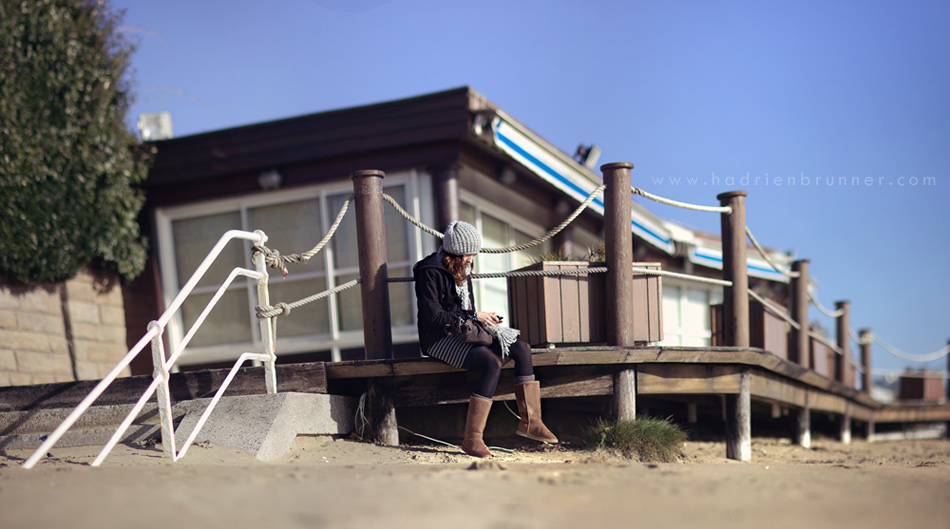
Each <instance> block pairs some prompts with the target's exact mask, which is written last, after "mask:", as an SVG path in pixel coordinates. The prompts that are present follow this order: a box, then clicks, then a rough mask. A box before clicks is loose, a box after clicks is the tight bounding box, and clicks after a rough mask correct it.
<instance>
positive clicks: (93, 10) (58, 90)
mask: <svg viewBox="0 0 950 529" xmlns="http://www.w3.org/2000/svg"><path fill="white" fill-rule="evenodd" d="M121 17H122V13H115V12H113V11H112V10H111V7H110V6H109V5H108V3H106V2H105V1H95V0H22V1H21V0H0V272H4V273H6V274H7V275H8V276H9V277H11V278H13V279H14V280H16V281H19V282H22V283H25V284H37V283H42V282H47V281H61V280H65V279H69V278H71V277H73V276H74V275H75V274H76V272H77V271H78V270H79V269H81V268H82V267H84V266H86V265H87V264H89V263H90V262H93V261H94V260H102V261H103V262H105V263H108V264H109V265H111V266H112V267H114V268H115V270H116V271H118V272H119V274H120V275H121V276H123V277H124V278H126V279H131V278H134V277H135V276H137V275H138V274H139V273H140V272H141V271H142V269H143V267H144V265H145V258H146V244H147V242H146V240H145V238H144V237H143V236H142V234H141V231H140V228H139V224H138V221H137V217H138V213H139V211H140V210H141V209H142V205H143V203H144V194H143V192H142V191H141V189H139V188H138V185H139V184H141V182H142V181H144V179H145V177H146V174H147V172H148V164H149V159H150V151H149V148H148V147H147V146H146V145H143V144H142V142H140V141H139V140H138V138H136V136H135V135H134V134H133V133H132V132H131V131H130V130H129V128H128V127H127V125H126V124H125V116H126V113H127V112H128V109H129V106H130V104H131V102H132V95H131V92H130V84H131V83H130V81H129V79H127V78H126V71H127V69H128V67H129V58H130V55H131V53H132V52H133V50H134V46H133V45H132V44H131V43H129V42H128V41H126V40H125V39H124V38H123V37H122V34H121V33H119V32H118V30H117V28H118V24H119V23H120V21H121Z"/></svg>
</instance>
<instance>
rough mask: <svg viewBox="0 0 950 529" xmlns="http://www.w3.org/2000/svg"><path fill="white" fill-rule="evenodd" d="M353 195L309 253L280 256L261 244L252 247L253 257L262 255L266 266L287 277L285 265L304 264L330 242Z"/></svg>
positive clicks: (348, 198)
mask: <svg viewBox="0 0 950 529" xmlns="http://www.w3.org/2000/svg"><path fill="white" fill-rule="evenodd" d="M354 197H355V195H350V196H349V197H347V199H346V200H345V201H344V202H343V206H342V207H341V208H340V212H339V213H337V216H336V219H335V220H334V221H333V224H331V225H330V229H329V230H327V234H326V235H325V236H324V237H323V239H321V240H320V242H318V243H317V245H316V246H314V247H313V248H311V249H310V250H309V251H306V252H303V253H295V254H290V255H281V254H280V252H279V251H277V250H271V249H270V248H268V247H266V246H264V245H263V244H255V245H254V255H257V254H259V253H260V254H264V262H265V263H267V266H268V267H270V268H273V269H275V270H280V271H281V272H283V274H284V277H287V273H288V272H287V265H288V264H290V263H306V262H307V261H309V260H310V259H311V258H312V257H313V256H314V255H317V254H318V253H320V250H322V249H323V247H324V246H326V245H327V243H328V242H330V239H332V238H333V235H334V234H335V233H336V230H337V228H339V227H340V223H341V222H342V221H343V217H344V215H346V210H347V209H348V208H349V207H350V203H351V202H352V201H353V198H354Z"/></svg>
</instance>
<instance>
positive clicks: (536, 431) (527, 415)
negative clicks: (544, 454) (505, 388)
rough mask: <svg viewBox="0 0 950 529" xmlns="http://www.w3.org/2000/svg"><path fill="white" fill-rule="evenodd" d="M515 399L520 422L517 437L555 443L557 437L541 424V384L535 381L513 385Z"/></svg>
mask: <svg viewBox="0 0 950 529" xmlns="http://www.w3.org/2000/svg"><path fill="white" fill-rule="evenodd" d="M515 399H516V400H517V401H518V413H519V414H520V415H521V422H519V423H518V430H517V432H515V433H517V434H518V435H520V436H522V437H527V438H528V439H534V440H535V441H541V442H543V443H556V442H558V440H557V437H555V436H554V434H553V433H551V430H548V427H547V426H545V425H544V423H543V422H541V383H540V382H538V381H537V380H533V381H531V382H525V383H523V384H515Z"/></svg>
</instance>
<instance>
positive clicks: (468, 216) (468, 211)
mask: <svg viewBox="0 0 950 529" xmlns="http://www.w3.org/2000/svg"><path fill="white" fill-rule="evenodd" d="M459 215H461V217H462V219H461V220H464V221H465V222H467V223H469V224H471V225H472V226H477V224H476V223H475V207H474V206H472V205H471V204H466V203H464V202H462V203H461V204H459ZM442 228H444V226H443V227H442Z"/></svg>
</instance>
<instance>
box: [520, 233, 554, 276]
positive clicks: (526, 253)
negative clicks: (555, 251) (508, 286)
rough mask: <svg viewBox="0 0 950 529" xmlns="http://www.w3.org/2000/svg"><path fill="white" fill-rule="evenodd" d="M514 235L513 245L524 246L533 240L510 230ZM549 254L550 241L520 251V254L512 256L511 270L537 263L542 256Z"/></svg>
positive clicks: (528, 236)
mask: <svg viewBox="0 0 950 529" xmlns="http://www.w3.org/2000/svg"><path fill="white" fill-rule="evenodd" d="M512 231H513V232H514V234H515V241H514V244H515V245H519V244H524V243H526V242H530V241H533V240H534V239H535V238H534V237H532V236H530V235H528V234H527V233H524V232H522V231H518V230H512ZM550 252H551V241H546V242H544V243H542V244H539V245H537V246H532V247H531V248H528V249H527V250H521V251H520V252H515V253H513V254H512V259H513V261H514V264H513V265H512V269H518V268H523V267H525V266H528V265H529V264H531V263H534V262H537V260H538V259H539V258H540V257H541V256H542V255H544V254H547V253H550Z"/></svg>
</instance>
